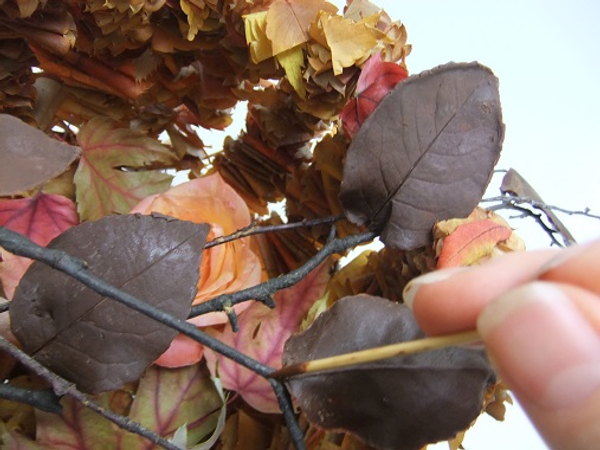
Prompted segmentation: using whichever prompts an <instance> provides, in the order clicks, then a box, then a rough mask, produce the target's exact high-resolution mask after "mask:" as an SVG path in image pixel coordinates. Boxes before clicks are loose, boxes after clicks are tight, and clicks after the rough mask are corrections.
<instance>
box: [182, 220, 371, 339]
mask: <svg viewBox="0 0 600 450" xmlns="http://www.w3.org/2000/svg"><path fill="white" fill-rule="evenodd" d="M375 237H377V233H375V232H373V231H365V232H364V233H359V234H354V235H352V236H347V237H344V238H336V237H335V227H332V233H331V235H330V238H329V240H328V241H327V243H326V244H325V245H324V246H323V248H321V249H320V250H319V251H318V252H317V253H316V254H315V255H314V256H313V257H312V258H310V259H309V260H308V261H306V262H305V263H304V264H303V265H302V266H300V267H298V268H297V269H295V270H292V271H291V272H289V273H287V274H285V275H282V276H279V277H276V278H271V279H270V280H268V281H265V282H264V283H261V284H258V285H256V286H253V287H250V288H247V289H242V290H241V291H237V292H234V293H231V294H222V295H219V296H217V297H214V298H212V299H210V300H208V301H206V302H203V303H200V304H199V305H196V306H194V307H192V312H191V313H190V316H189V317H196V316H199V315H201V314H206V313H209V312H212V311H224V310H226V309H227V308H231V307H232V306H233V305H236V304H238V303H242V302H245V301H248V300H254V299H256V300H259V301H262V300H263V299H265V298H267V299H268V298H269V296H270V295H272V294H273V293H274V292H277V291H278V290H280V289H285V288H288V287H290V286H293V285H294V284H296V283H298V282H299V281H300V280H302V279H304V277H305V276H306V275H308V274H309V272H310V271H311V270H313V269H315V268H316V267H317V266H318V265H319V264H321V263H322V262H323V261H325V259H327V257H328V256H330V255H333V254H335V253H340V252H343V251H346V250H348V249H349V248H354V247H356V246H357V245H360V244H363V243H365V242H369V241H372V240H373V239H375ZM267 306H268V305H267ZM234 330H235V328H234Z"/></svg>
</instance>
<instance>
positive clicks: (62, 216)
mask: <svg viewBox="0 0 600 450" xmlns="http://www.w3.org/2000/svg"><path fill="white" fill-rule="evenodd" d="M77 223H79V219H78V217H77V212H76V211H75V203H73V202H72V201H71V200H69V199H68V198H66V197H62V196H60V195H53V194H43V193H40V194H37V195H35V196H33V197H28V198H21V199H17V200H3V199H0V226H3V227H6V228H8V229H10V230H12V231H16V232H17V233H21V234H23V235H25V236H27V237H28V238H29V239H31V240H32V241H34V242H35V243H36V244H39V245H43V246H46V245H47V244H48V242H50V241H51V240H52V239H54V238H55V237H56V236H58V235H59V234H61V233H62V232H63V231H65V230H66V229H68V228H71V227H72V226H74V225H77ZM0 257H1V262H0V281H2V286H3V288H4V293H5V294H6V297H7V298H8V299H11V298H12V296H13V294H14V292H15V289H16V287H17V284H19V280H20V279H21V277H22V276H23V274H24V273H25V271H26V270H27V268H28V267H29V266H30V265H31V262H32V261H31V260H30V259H29V258H23V257H20V256H15V255H13V254H12V253H8V252H7V251H5V250H4V249H2V248H0Z"/></svg>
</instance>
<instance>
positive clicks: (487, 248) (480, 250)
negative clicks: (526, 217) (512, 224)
mask: <svg viewBox="0 0 600 450" xmlns="http://www.w3.org/2000/svg"><path fill="white" fill-rule="evenodd" d="M511 233H512V230H511V229H510V228H508V227H505V226H503V225H500V224H498V223H496V222H493V221H491V220H480V221H477V222H471V223H465V224H464V225H461V226H459V227H458V228H457V229H456V230H454V231H453V232H452V233H451V234H450V235H449V236H448V237H446V238H445V239H444V244H443V246H442V251H441V253H440V256H439V258H438V262H437V268H438V269H444V268H448V267H459V266H469V265H471V264H473V263H475V262H477V261H478V260H479V259H481V258H482V257H484V256H486V255H489V254H491V252H492V250H493V249H494V247H495V246H496V244H498V242H501V241H505V240H507V239H508V238H509V237H510V235H511Z"/></svg>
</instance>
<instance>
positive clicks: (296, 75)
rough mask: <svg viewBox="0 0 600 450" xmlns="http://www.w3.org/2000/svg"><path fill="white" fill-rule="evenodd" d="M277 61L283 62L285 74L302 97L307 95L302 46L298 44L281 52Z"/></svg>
mask: <svg viewBox="0 0 600 450" xmlns="http://www.w3.org/2000/svg"><path fill="white" fill-rule="evenodd" d="M277 61H278V62H279V64H281V67H283V70H285V76H286V77H287V79H288V81H289V82H290V84H291V85H292V87H293V88H294V90H295V91H296V93H297V94H298V95H299V96H300V97H301V98H304V97H306V89H305V88H304V84H303V83H302V67H304V53H303V52H302V47H300V46H297V47H294V48H290V49H289V50H286V51H284V52H281V53H279V54H278V55H277Z"/></svg>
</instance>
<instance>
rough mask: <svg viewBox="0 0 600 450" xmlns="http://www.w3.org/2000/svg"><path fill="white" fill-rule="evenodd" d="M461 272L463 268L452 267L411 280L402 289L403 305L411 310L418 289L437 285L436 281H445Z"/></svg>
mask: <svg viewBox="0 0 600 450" xmlns="http://www.w3.org/2000/svg"><path fill="white" fill-rule="evenodd" d="M463 270H465V268H464V267H453V268H451V269H444V270H434V271H433V272H429V273H426V274H425V275H421V276H418V277H416V278H413V279H412V280H410V281H409V282H408V284H407V285H406V286H405V287H404V290H403V291H402V298H403V299H404V304H405V305H406V306H408V307H409V308H411V309H412V307H413V303H414V301H415V296H416V295H417V291H418V290H419V287H421V286H423V285H424V284H433V283H437V282H438V281H442V280H446V279H448V278H450V277H451V276H452V275H454V274H455V273H457V272H462V271H463Z"/></svg>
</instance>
